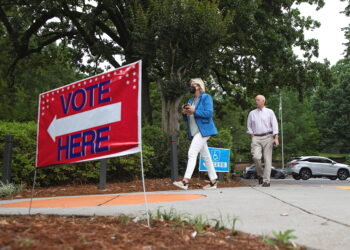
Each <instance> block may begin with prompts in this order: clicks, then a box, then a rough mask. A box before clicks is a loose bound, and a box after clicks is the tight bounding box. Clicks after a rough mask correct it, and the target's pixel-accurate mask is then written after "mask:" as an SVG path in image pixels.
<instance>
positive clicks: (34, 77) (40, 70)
mask: <svg viewBox="0 0 350 250" xmlns="http://www.w3.org/2000/svg"><path fill="white" fill-rule="evenodd" d="M0 42H1V40H0ZM5 52H6V51H5ZM73 54H74V51H73V49H72V48H69V47H67V45H65V44H64V43H61V44H60V45H59V46H57V45H55V44H51V45H49V46H46V47H45V48H43V49H42V51H41V53H40V54H33V55H31V56H30V57H26V58H23V59H22V60H20V61H19V62H18V63H17V67H16V82H19V83H20V84H16V85H14V86H13V87H12V88H9V87H8V84H7V79H6V78H1V77H0V93H1V94H0V120H8V121H33V120H37V112H38V111H37V110H38V96H39V94H40V93H42V92H45V91H48V90H50V89H54V88H57V87H59V86H62V85H64V84H68V83H70V82H74V81H76V80H78V79H81V78H84V77H85V75H83V74H81V73H80V72H79V70H78V68H77V67H76V66H75V64H74V63H73V62H72V57H73ZM7 60H8V58H7V57H6V55H4V54H3V53H2V52H0V61H1V62H6V61H7ZM2 67H6V64H4V65H2V64H1V65H0V70H1V69H2Z"/></svg>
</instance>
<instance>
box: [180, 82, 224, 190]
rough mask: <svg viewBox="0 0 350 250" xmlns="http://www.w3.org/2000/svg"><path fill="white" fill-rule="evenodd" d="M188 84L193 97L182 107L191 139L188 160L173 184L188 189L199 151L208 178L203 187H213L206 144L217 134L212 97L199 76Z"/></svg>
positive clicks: (211, 166) (215, 181)
mask: <svg viewBox="0 0 350 250" xmlns="http://www.w3.org/2000/svg"><path fill="white" fill-rule="evenodd" d="M190 84H191V86H190V92H191V94H193V97H192V98H191V99H190V100H189V101H188V103H187V104H185V105H184V106H183V107H182V114H183V117H184V120H185V121H186V122H187V127H188V136H189V138H190V139H192V142H191V146H190V148H189V150H188V162H187V168H186V173H185V175H184V178H183V180H182V181H176V182H174V183H173V184H174V185H175V186H177V187H179V188H182V189H184V190H187V189H188V185H189V181H190V179H191V177H192V174H193V171H194V168H195V166H196V162H197V156H198V153H200V154H201V156H202V158H203V160H204V162H205V167H206V168H207V170H208V175H209V179H210V182H209V184H208V185H206V186H205V187H203V189H215V188H216V187H217V178H218V177H217V175H216V172H215V169H214V166H213V161H212V159H211V156H210V153H209V149H208V144H207V141H208V140H209V138H210V136H212V135H217V134H218V132H217V129H216V127H215V124H214V122H213V113H214V108H213V99H212V97H211V96H210V95H209V94H206V93H205V85H204V82H203V80H202V79H201V78H194V79H191V80H190Z"/></svg>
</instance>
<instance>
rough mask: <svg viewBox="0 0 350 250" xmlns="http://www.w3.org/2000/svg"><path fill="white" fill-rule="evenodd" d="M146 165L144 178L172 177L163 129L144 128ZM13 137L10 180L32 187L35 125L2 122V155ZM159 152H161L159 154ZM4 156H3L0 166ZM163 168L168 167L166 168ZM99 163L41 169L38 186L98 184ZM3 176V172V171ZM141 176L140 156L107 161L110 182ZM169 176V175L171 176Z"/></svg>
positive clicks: (144, 163)
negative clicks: (12, 136) (9, 136)
mask: <svg viewBox="0 0 350 250" xmlns="http://www.w3.org/2000/svg"><path fill="white" fill-rule="evenodd" d="M142 131H143V165H144V170H145V175H147V176H149V177H163V176H166V174H168V172H169V173H170V168H169V166H168V165H167V164H165V162H166V161H167V157H168V154H167V153H168V151H167V148H166V137H165V136H164V135H163V133H162V132H161V130H160V128H157V127H151V126H146V127H144V128H143V130H142ZM6 134H12V135H14V143H13V149H12V166H11V180H12V181H13V182H15V183H25V184H27V185H29V186H31V185H32V182H33V178H34V171H35V157H36V123H35V122H23V123H20V122H1V123H0V152H3V150H4V143H5V140H4V139H5V135H6ZM156 152H159V153H157V154H156ZM2 157H3V154H2V153H1V154H0V161H1V166H2V165H3V164H2V161H3V159H2ZM164 166H167V168H166V167H164ZM99 169H100V161H90V162H83V163H77V164H65V165H59V166H51V167H45V168H39V169H38V170H37V180H36V183H37V185H38V186H52V185H58V184H65V183H80V184H83V183H97V182H98V180H99ZM0 172H1V173H0V175H1V174H2V171H0ZM140 176H141V167H140V154H139V153H138V154H134V155H127V156H123V157H118V158H113V159H108V160H107V178H108V180H109V181H111V180H130V179H135V178H138V177H140ZM168 176H169V175H168Z"/></svg>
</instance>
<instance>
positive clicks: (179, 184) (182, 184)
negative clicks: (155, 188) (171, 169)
mask: <svg viewBox="0 0 350 250" xmlns="http://www.w3.org/2000/svg"><path fill="white" fill-rule="evenodd" d="M173 184H174V185H175V186H177V187H178V188H181V189H183V190H187V189H188V182H184V181H175V182H173Z"/></svg>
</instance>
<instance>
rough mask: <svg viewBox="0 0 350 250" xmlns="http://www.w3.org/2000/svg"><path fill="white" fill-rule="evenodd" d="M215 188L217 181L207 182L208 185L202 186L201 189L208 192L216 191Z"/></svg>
mask: <svg viewBox="0 0 350 250" xmlns="http://www.w3.org/2000/svg"><path fill="white" fill-rule="evenodd" d="M216 188H217V181H216V180H215V182H214V183H213V182H211V181H210V182H209V184H208V185H206V186H204V187H203V189H206V190H210V189H216Z"/></svg>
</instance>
